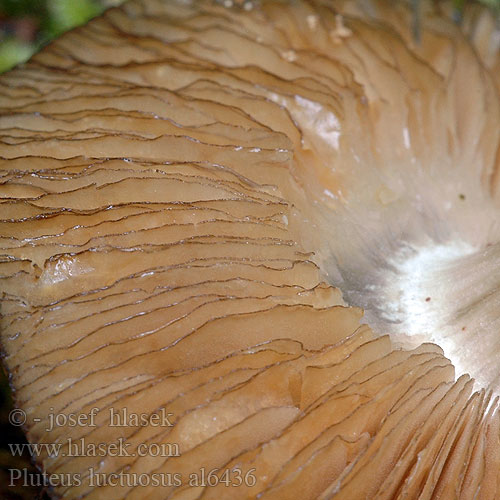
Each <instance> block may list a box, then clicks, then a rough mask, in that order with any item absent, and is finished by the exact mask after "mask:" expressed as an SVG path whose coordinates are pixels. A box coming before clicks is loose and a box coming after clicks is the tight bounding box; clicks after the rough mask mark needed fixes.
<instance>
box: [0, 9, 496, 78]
mask: <svg viewBox="0 0 500 500" xmlns="http://www.w3.org/2000/svg"><path fill="white" fill-rule="evenodd" d="M122 1H123V0H0V73H1V72H3V71H6V70H8V69H10V68H11V67H12V66H15V65H16V64H18V63H20V62H24V61H26V60H28V59H29V58H30V56H31V55H32V54H33V53H34V52H36V51H37V50H39V49H40V47H42V46H43V45H44V44H45V43H47V42H48V41H50V40H51V39H52V38H55V37H57V36H58V35H60V34H61V33H63V32H64V31H67V30H69V29H71V28H73V27H74V26H78V25H80V24H84V23H86V22H87V21H88V20H89V19H91V18H93V17H95V16H97V15H99V14H100V13H101V12H102V11H103V10H104V9H106V8H108V7H112V6H115V5H118V4H120V3H122ZM499 1H500V0H499Z"/></svg>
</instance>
